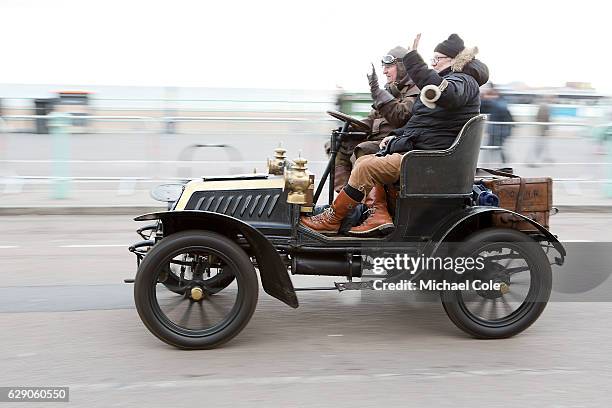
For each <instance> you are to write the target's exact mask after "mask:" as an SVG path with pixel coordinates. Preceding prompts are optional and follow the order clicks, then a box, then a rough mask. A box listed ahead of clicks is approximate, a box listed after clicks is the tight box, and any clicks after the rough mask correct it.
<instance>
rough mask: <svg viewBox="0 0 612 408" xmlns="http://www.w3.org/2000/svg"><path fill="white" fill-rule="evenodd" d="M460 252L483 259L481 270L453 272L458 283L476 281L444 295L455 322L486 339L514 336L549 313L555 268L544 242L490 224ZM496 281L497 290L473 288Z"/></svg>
mask: <svg viewBox="0 0 612 408" xmlns="http://www.w3.org/2000/svg"><path fill="white" fill-rule="evenodd" d="M455 256H462V257H471V258H474V259H477V258H481V259H482V263H483V265H484V267H483V268H482V269H481V270H475V271H472V272H466V273H464V274H462V275H458V274H455V273H453V274H452V275H453V276H452V277H450V276H449V277H447V278H450V279H453V280H454V281H455V282H471V284H470V285H468V288H467V289H466V290H447V291H443V292H442V293H441V297H442V304H443V305H444V309H445V311H446V313H447V315H448V317H449V318H450V319H451V320H452V322H453V323H454V324H455V325H456V326H457V327H459V328H460V329H461V330H463V331H464V332H466V333H468V334H470V335H472V336H474V337H476V338H482V339H499V338H506V337H511V336H514V335H516V334H518V333H520V332H522V331H523V330H525V329H527V328H528V327H529V326H531V325H532V324H533V323H534V322H535V321H536V320H537V319H538V317H539V316H540V314H541V313H542V312H543V311H544V308H545V307H546V303H547V302H548V299H549V297H550V292H551V288H552V271H551V267H550V263H549V262H548V258H547V257H546V255H545V254H544V251H542V249H541V247H540V245H539V243H537V242H535V241H534V240H532V239H531V238H530V237H529V236H527V235H526V234H524V233H522V232H519V231H516V230H510V229H501V228H489V229H486V230H482V231H478V232H476V233H474V234H472V235H470V236H469V237H468V238H467V239H466V240H465V241H464V242H463V243H462V244H461V246H460V250H459V251H458V252H457V253H456V255H455ZM475 281H480V282H483V283H493V284H495V285H496V287H497V289H492V288H485V289H483V288H480V289H478V288H474V285H473V283H474V282H475Z"/></svg>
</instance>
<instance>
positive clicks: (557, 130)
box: [0, 0, 612, 207]
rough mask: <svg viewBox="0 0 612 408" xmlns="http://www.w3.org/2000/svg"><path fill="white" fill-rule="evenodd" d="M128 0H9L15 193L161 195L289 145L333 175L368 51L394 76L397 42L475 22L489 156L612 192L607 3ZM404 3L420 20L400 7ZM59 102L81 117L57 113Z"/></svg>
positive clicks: (6, 32)
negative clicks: (330, 147) (331, 155)
mask: <svg viewBox="0 0 612 408" xmlns="http://www.w3.org/2000/svg"><path fill="white" fill-rule="evenodd" d="M124 3H125V2H117V1H108V2H102V1H90V2H87V3H83V2H78V1H71V0H59V1H53V2H42V1H33V0H26V1H13V0H8V1H4V2H2V5H0V15H1V16H2V17H1V18H2V24H1V25H0V33H1V34H2V36H3V38H10V41H6V42H5V47H4V49H3V62H2V71H0V198H1V200H0V203H1V204H0V205H1V206H4V207H6V206H9V207H11V206H46V205H50V206H56V205H63V206H81V205H85V206H87V205H98V206H108V205H155V202H153V201H152V200H151V199H150V197H149V195H148V190H149V189H150V188H151V187H152V186H154V185H155V184H159V183H162V182H166V181H168V180H177V179H184V178H190V177H199V176H203V175H218V174H227V173H245V172H252V171H254V170H257V171H265V170H266V169H265V161H266V158H267V157H269V156H271V155H272V150H273V149H274V148H275V147H277V146H278V145H279V143H282V145H283V147H285V148H286V149H287V150H288V156H289V157H290V158H292V157H296V156H297V155H298V154H300V152H301V154H302V155H303V156H304V157H306V158H308V159H309V160H310V169H311V170H312V171H314V172H315V173H316V174H317V175H320V174H321V173H322V170H323V168H324V165H325V161H326V156H325V154H324V149H323V144H324V143H325V141H326V140H327V138H328V137H329V133H330V130H331V129H332V128H334V127H336V126H337V125H338V124H337V123H335V122H334V121H333V120H331V118H330V117H328V116H327V115H326V114H325V111H326V110H328V109H339V110H342V111H344V112H346V113H350V114H353V115H355V116H364V115H366V114H367V113H368V111H369V109H370V104H371V103H370V100H369V95H368V93H367V89H368V88H367V81H366V78H365V73H366V72H368V69H369V63H370V62H376V63H375V65H376V67H377V69H378V71H379V76H380V77H381V78H383V79H381V82H383V81H384V76H383V75H382V74H381V69H380V63H379V62H378V61H380V58H381V56H382V55H384V54H385V53H386V52H387V50H388V49H390V48H392V47H393V46H395V45H407V44H411V43H412V38H413V37H414V35H415V34H416V33H418V32H423V36H422V40H421V43H420V45H419V50H420V52H421V54H422V55H423V56H424V58H425V59H426V60H427V59H428V58H429V57H430V56H431V54H432V53H433V48H434V47H435V44H437V43H438V42H439V41H441V40H442V39H444V38H446V37H447V36H448V34H449V33H451V32H458V33H460V34H461V35H462V37H463V38H464V39H465V42H466V45H468V46H471V45H477V46H478V47H479V49H480V54H479V58H481V59H482V60H483V61H484V62H485V63H487V64H488V66H489V69H490V72H491V84H493V85H492V86H493V88H492V87H491V84H489V85H487V86H486V88H487V89H484V90H483V100H484V101H485V102H483V112H487V113H491V112H495V113H494V114H493V117H491V120H492V121H493V122H501V123H500V124H498V125H492V126H490V127H489V129H488V130H489V136H487V137H485V142H484V145H483V149H482V154H481V164H482V165H483V166H494V167H500V166H503V167H512V168H513V169H514V170H515V171H516V172H517V173H518V174H520V175H523V176H536V175H543V176H551V177H553V178H554V179H555V195H554V200H555V204H556V205H600V206H602V205H609V204H610V198H612V184H611V181H610V179H611V178H612V176H611V174H612V164H611V160H612V159H611V156H610V154H609V153H610V152H609V150H610V143H612V142H611V136H610V134H611V133H610V132H612V130H611V128H610V126H609V124H610V123H611V122H612V108H610V99H609V98H608V97H607V95H609V94H610V91H612V83H611V82H610V80H609V78H607V77H609V75H606V73H605V67H606V66H607V65H608V64H607V62H609V61H610V56H609V55H607V53H606V51H605V50H604V51H602V50H601V49H600V48H599V47H598V45H597V44H598V43H599V42H598V41H597V39H598V38H599V37H601V36H602V35H603V34H604V32H602V31H601V30H602V27H605V20H604V17H602V15H601V13H599V11H602V12H603V9H601V7H602V6H600V5H598V4H597V3H596V2H589V1H587V2H585V6H584V8H583V9H582V10H584V11H585V13H587V14H588V16H589V20H588V22H586V21H585V22H583V21H582V20H581V19H579V18H576V14H575V11H573V10H565V9H561V8H554V9H551V8H550V7H547V5H546V4H529V3H528V2H521V1H519V2H518V3H517V7H513V8H512V9H504V10H503V20H504V21H508V22H510V21H512V22H515V23H516V22H521V27H522V28H520V29H519V28H518V26H516V25H514V26H513V28H511V29H509V28H505V27H504V26H503V25H501V24H500V19H501V18H502V14H500V13H496V12H494V11H495V10H489V8H490V5H488V3H486V2H480V1H476V2H471V3H470V7H471V8H472V9H473V11H474V12H472V13H471V12H468V10H464V11H461V12H460V13H458V14H453V13H443V14H444V15H443V16H440V17H437V18H436V24H434V25H432V24H429V23H431V21H430V20H428V19H427V18H426V17H425V16H423V17H422V18H416V16H419V15H421V14H422V13H423V11H424V10H425V9H426V8H425V6H424V5H411V6H406V5H405V4H404V3H402V2H397V1H389V2H385V3H384V4H382V5H380V6H379V7H378V6H377V7H373V5H371V4H369V3H361V4H360V3H349V2H334V4H328V3H324V2H318V1H315V2H311V3H309V4H308V5H299V6H295V7H293V6H291V7H289V6H288V5H287V4H284V3H282V2H277V1H267V2H263V3H262V4H257V5H255V4H251V3H247V2H242V3H238V4H232V5H229V4H221V3H214V4H210V5H204V4H200V3H199V2H192V1H179V2H177V3H176V4H175V3H173V5H172V6H170V5H169V4H168V3H165V2H142V1H134V2H129V3H128V4H124ZM446 3H448V4H446ZM446 3H445V2H441V3H440V4H439V7H441V8H444V7H446V6H449V7H450V6H451V5H452V4H453V3H452V2H450V1H448V2H446ZM521 5H523V6H527V5H529V10H530V11H529V12H527V11H526V10H527V9H524V8H521V7H519V6H521ZM399 10H402V12H403V13H404V14H405V16H406V17H407V18H408V21H407V23H406V24H405V25H403V24H397V22H399V21H395V19H394V18H393V17H391V14H393V12H395V11H399ZM486 10H489V11H490V12H491V13H490V14H488V15H489V17H482V18H479V19H475V18H473V16H475V15H477V14H478V13H479V12H483V11H486ZM500 10H501V9H500ZM603 14H605V13H603ZM298 16H299V18H298ZM412 16H414V17H413V18H411V17H412ZM394 21H395V22H394ZM598 23H601V25H598ZM566 24H571V25H572V27H573V30H566V29H565V28H564V25H566ZM347 27H350V28H351V29H350V30H347V29H346V28H347ZM526 27H528V28H526ZM604 31H605V30H604ZM536 40H537V41H536ZM569 50H571V52H569ZM485 105H486V107H485ZM500 106H501V111H500ZM504 111H505V112H506V114H503V112H504ZM58 112H63V113H68V114H70V115H71V118H72V120H70V121H68V122H65V121H64V122H61V121H60V123H59V124H57V126H56V125H53V124H52V123H51V122H52V119H51V116H49V115H53V114H54V113H58ZM500 112H501V114H500ZM508 122H512V125H509V124H507V123H508ZM536 122H537V123H540V124H539V125H538V124H536ZM544 123H546V124H544Z"/></svg>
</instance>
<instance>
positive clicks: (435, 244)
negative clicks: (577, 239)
mask: <svg viewBox="0 0 612 408" xmlns="http://www.w3.org/2000/svg"><path fill="white" fill-rule="evenodd" d="M500 212H506V213H510V214H513V215H515V216H517V217H520V218H522V219H524V220H525V221H528V222H530V223H531V224H533V225H534V226H535V227H536V228H537V229H538V231H540V232H541V233H542V235H543V236H545V237H546V239H547V240H548V241H549V242H550V243H551V244H552V245H553V246H554V248H555V249H556V250H557V251H558V252H559V255H560V258H559V259H558V263H559V264H563V261H564V259H565V256H566V251H565V248H564V247H563V245H562V244H561V243H560V242H559V240H558V239H557V237H556V236H554V235H553V234H552V233H551V232H550V231H549V230H547V229H546V228H545V227H544V226H543V225H542V224H539V223H538V222H536V221H534V220H532V219H531V218H528V217H526V216H524V215H523V214H519V213H517V212H514V211H510V210H506V209H504V208H499V207H484V206H482V207H469V208H467V209H466V210H465V211H462V212H459V213H455V214H453V215H451V216H450V217H448V218H446V219H445V220H444V221H443V222H442V223H441V224H440V225H439V226H438V228H437V230H436V232H435V233H434V235H433V236H432V239H431V240H430V241H429V244H428V247H429V250H430V251H431V252H430V253H431V254H434V253H435V252H436V251H437V250H438V248H439V247H440V245H441V244H442V243H443V242H444V241H445V239H446V238H447V237H448V236H449V235H450V234H451V233H452V232H453V231H457V230H458V229H460V228H462V226H463V225H465V224H466V223H467V222H469V221H471V220H473V219H474V217H483V216H484V215H486V214H491V213H500Z"/></svg>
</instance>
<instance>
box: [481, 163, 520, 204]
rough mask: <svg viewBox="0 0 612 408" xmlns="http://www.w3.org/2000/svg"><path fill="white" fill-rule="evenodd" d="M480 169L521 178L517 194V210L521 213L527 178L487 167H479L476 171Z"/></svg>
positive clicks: (503, 175) (497, 174) (496, 174)
mask: <svg viewBox="0 0 612 408" xmlns="http://www.w3.org/2000/svg"><path fill="white" fill-rule="evenodd" d="M478 170H482V171H484V172H485V173H489V174H491V175H493V176H501V177H512V178H518V179H519V180H520V184H519V191H518V194H517V196H516V212H517V213H520V212H521V211H522V210H523V207H522V205H521V204H522V201H523V196H524V195H525V179H523V178H522V177H521V176H517V175H516V174H514V173H509V172H506V171H501V170H494V169H488V168H485V167H477V168H476V171H477V172H478Z"/></svg>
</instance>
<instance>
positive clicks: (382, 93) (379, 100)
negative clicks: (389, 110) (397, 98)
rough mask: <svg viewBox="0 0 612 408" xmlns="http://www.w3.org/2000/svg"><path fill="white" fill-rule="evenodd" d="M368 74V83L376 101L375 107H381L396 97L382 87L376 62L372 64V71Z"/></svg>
mask: <svg viewBox="0 0 612 408" xmlns="http://www.w3.org/2000/svg"><path fill="white" fill-rule="evenodd" d="M366 76H367V77H368V83H369V84H370V93H371V94H372V100H373V101H374V104H373V106H374V109H379V108H380V107H381V106H383V105H384V104H386V103H388V102H391V101H392V100H393V99H394V98H393V95H391V93H390V92H388V91H387V90H386V89H380V85H378V76H377V75H376V70H375V69H374V64H372V73H371V74H366Z"/></svg>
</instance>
